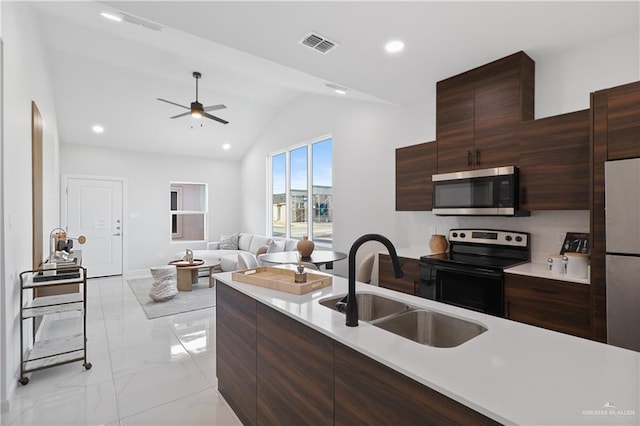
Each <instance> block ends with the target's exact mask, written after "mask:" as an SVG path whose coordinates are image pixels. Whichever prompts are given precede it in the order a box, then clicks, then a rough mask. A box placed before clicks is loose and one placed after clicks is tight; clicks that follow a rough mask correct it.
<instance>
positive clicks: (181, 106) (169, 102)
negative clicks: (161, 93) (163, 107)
mask: <svg viewBox="0 0 640 426" xmlns="http://www.w3.org/2000/svg"><path fill="white" fill-rule="evenodd" d="M156 99H157V100H159V101H162V102H166V103H168V104H171V105H175V106H179V107H180V108H184V109H189V110H190V109H191V108H189V107H186V106H184V105H180V104H177V103H175V102H171V101H168V100H166V99H162V98H156Z"/></svg>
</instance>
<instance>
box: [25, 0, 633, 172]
mask: <svg viewBox="0 0 640 426" xmlns="http://www.w3.org/2000/svg"><path fill="white" fill-rule="evenodd" d="M33 5H34V7H35V8H36V9H37V10H38V12H39V14H40V18H41V22H42V32H43V39H44V40H45V43H46V45H47V48H48V59H49V61H50V63H51V67H52V80H53V81H52V84H53V87H54V93H55V97H56V110H57V114H58V127H59V132H60V139H61V141H62V142H67V143H80V144H82V143H85V144H92V145H100V146H109V147H118V148H123V149H134V150H141V151H155V152H165V153H180V154H186V155H197V156H207V157H211V158H221V159H234V160H238V159H240V158H241V157H242V155H244V153H245V152H246V151H247V149H248V148H249V147H250V146H251V144H252V143H253V142H254V141H255V139H256V138H257V137H259V135H260V133H261V131H262V129H263V128H264V127H265V126H266V125H267V124H268V122H269V120H270V119H271V118H272V117H274V115H275V114H277V112H278V109H279V108H281V107H282V106H283V105H286V104H287V103H288V102H291V101H292V100H293V99H295V98H296V97H297V96H300V95H302V94H306V93H314V94H318V95H322V96H334V97H339V95H336V94H334V93H333V92H332V91H331V90H330V89H328V88H327V87H326V86H325V85H326V83H332V84H337V85H340V86H343V87H346V88H348V89H349V92H348V94H347V95H346V97H347V98H351V99H354V98H355V99H359V100H364V101H371V102H386V103H395V104H411V103H416V102H421V101H425V100H430V99H433V96H434V94H435V83H436V82H437V81H439V80H442V79H444V78H447V77H450V76H452V75H455V74H458V73H460V72H463V71H466V70H468V69H471V68H474V67H476V66H479V65H482V64H484V63H487V62H490V61H492V60H495V59H498V58H501V57H503V56H506V55H509V54H511V53H514V52H516V51H519V50H524V51H525V52H527V53H528V54H529V55H530V56H531V57H532V58H533V59H534V60H535V58H536V56H538V57H542V56H547V55H553V54H557V53H559V52H562V51H565V50H570V49H572V48H575V47H576V46H580V45H585V44H590V43H593V42H595V41H597V40H598V39H601V38H608V37H612V36H614V35H615V34H619V33H626V32H629V31H636V32H637V31H638V27H639V23H638V20H639V19H638V18H639V11H638V9H639V8H638V2H619V3H615V2H610V1H602V2H591V1H590V2H575V1H569V2H551V1H542V2H526V3H525V2H517V1H512V2H482V1H475V2H459V1H450V2H426V1H422V2H418V1H409V2H399V1H368V2H365V1H360V2H344V1H322V2H321V1H316V2H314V1H302V2H292V1H258V2H247V1H224V2H222V1H197V2H187V1H142V2H102V3H97V2H89V1H84V2H56V1H46V2H34V3H33ZM105 10H110V11H116V12H125V13H128V14H130V15H133V16H135V17H138V18H143V19H146V20H149V21H152V22H154V23H157V24H160V25H161V26H162V27H163V28H162V30H161V31H152V30H149V29H147V28H144V27H142V26H138V25H133V24H130V23H126V22H121V23H115V22H111V21H108V20H105V19H104V18H102V17H101V16H100V15H99V12H100V11H105ZM310 32H316V33H319V34H320V35H323V36H325V37H327V38H329V39H331V40H333V41H336V42H337V43H338V44H339V45H338V47H336V48H335V49H333V50H332V51H331V52H330V53H328V54H321V53H318V52H316V51H313V50H311V49H309V48H308V47H305V46H302V45H300V44H299V41H300V40H301V39H302V38H303V37H305V36H306V35H307V34H308V33H310ZM394 38H398V39H402V40H403V41H404V42H405V45H406V49H405V51H404V52H402V53H400V54H396V55H393V56H391V55H388V54H386V53H385V52H384V50H383V44H384V43H385V42H386V41H388V40H391V39H394ZM193 71H200V72H201V73H202V75H203V78H202V79H201V80H200V81H199V100H200V102H202V103H203V104H204V105H211V104H219V103H223V104H225V105H226V106H227V109H224V110H220V111H215V112H213V114H214V115H217V116H219V117H221V118H224V119H226V120H228V121H229V122H230V124H228V125H222V124H219V123H217V122H215V121H211V120H206V119H205V120H199V121H195V120H193V119H192V118H190V117H183V118H179V119H174V120H170V119H169V117H170V116H173V115H176V114H179V113H181V112H184V110H181V109H180V108H178V107H174V106H172V105H169V104H165V103H162V102H159V101H157V100H156V98H158V97H160V98H164V99H168V100H171V101H174V102H176V103H179V104H182V105H189V103H190V102H191V101H193V100H194V99H195V82H194V79H193V78H192V76H191V74H192V72H193ZM96 123H100V124H102V125H103V126H104V127H105V129H106V131H105V133H103V134H102V135H95V134H93V133H92V132H91V126H92V125H93V124H96ZM200 125H202V127H200ZM224 143H229V144H231V146H232V149H231V150H229V151H223V150H222V149H221V146H222V144H224Z"/></svg>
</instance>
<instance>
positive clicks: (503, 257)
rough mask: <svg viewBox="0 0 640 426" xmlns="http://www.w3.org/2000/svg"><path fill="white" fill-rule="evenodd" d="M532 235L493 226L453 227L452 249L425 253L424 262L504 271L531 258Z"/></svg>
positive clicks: (450, 234)
mask: <svg viewBox="0 0 640 426" xmlns="http://www.w3.org/2000/svg"><path fill="white" fill-rule="evenodd" d="M529 243H530V235H529V234H528V233H526V232H516V231H498V230H489V229H467V228H466V229H452V230H450V231H449V244H450V248H449V252H448V253H442V254H432V255H428V256H422V257H421V258H420V261H421V262H424V263H431V264H446V265H449V266H450V267H461V268H462V267H479V268H488V269H494V270H496V271H501V270H503V269H505V268H508V267H511V266H515V265H518V264H521V263H525V262H528V261H529V259H530V250H529Z"/></svg>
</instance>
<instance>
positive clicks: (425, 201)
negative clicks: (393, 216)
mask: <svg viewBox="0 0 640 426" xmlns="http://www.w3.org/2000/svg"><path fill="white" fill-rule="evenodd" d="M434 173H436V143H435V142H425V143H421V144H418V145H411V146H407V147H403V148H398V149H396V211H424V210H431V202H432V194H433V185H432V184H431V175H433V174H434Z"/></svg>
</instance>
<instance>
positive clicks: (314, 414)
mask: <svg viewBox="0 0 640 426" xmlns="http://www.w3.org/2000/svg"><path fill="white" fill-rule="evenodd" d="M216 297H217V303H216V306H217V307H216V373H217V376H218V390H219V392H220V394H222V396H224V398H225V399H226V400H227V402H228V403H229V405H230V406H231V408H232V409H233V411H235V413H236V414H237V415H238V417H239V418H240V420H241V421H242V423H244V424H250V425H255V424H331V423H333V340H331V339H329V338H327V337H325V336H323V335H321V334H320V333H318V332H315V331H313V330H311V329H310V328H308V327H305V326H303V325H302V324H300V323H299V322H297V321H294V320H292V319H289V318H287V317H286V316H285V315H283V314H281V313H279V312H276V311H275V310H273V309H271V308H268V307H266V306H265V305H263V304H261V303H257V302H256V301H255V299H253V298H251V297H248V296H246V295H244V294H242V293H240V292H239V291H237V290H234V289H232V288H231V287H229V286H227V285H225V284H224V283H221V282H220V281H218V282H217V284H216Z"/></svg>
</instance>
